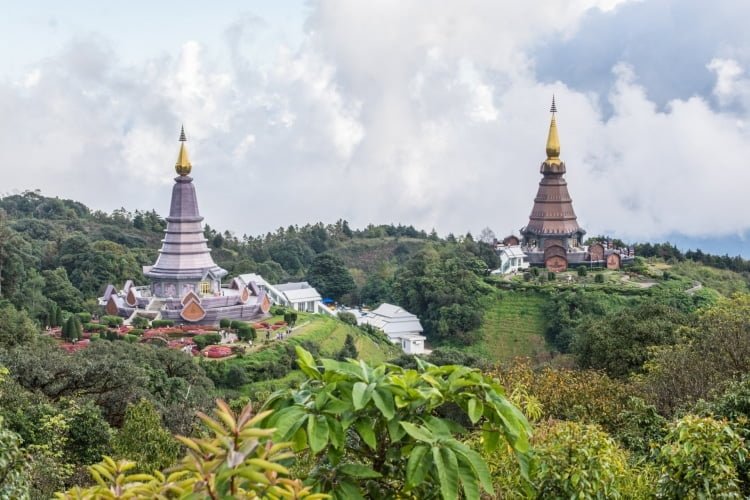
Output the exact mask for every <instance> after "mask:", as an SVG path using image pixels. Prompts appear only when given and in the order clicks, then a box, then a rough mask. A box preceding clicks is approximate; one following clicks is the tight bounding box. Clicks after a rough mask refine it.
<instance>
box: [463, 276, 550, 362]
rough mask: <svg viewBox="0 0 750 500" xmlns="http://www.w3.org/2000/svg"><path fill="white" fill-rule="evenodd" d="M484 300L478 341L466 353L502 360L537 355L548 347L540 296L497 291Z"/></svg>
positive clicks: (548, 349)
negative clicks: (545, 338)
mask: <svg viewBox="0 0 750 500" xmlns="http://www.w3.org/2000/svg"><path fill="white" fill-rule="evenodd" d="M485 300H487V303H486V309H485V313H484V317H483V319H482V325H481V326H480V327H479V333H480V334H481V340H480V341H479V342H477V343H476V344H474V345H471V346H469V347H466V348H465V349H464V350H465V351H466V352H468V353H472V354H475V355H477V356H481V357H482V358H485V359H487V360H488V361H490V362H493V363H504V362H506V361H509V360H511V359H513V358H515V357H518V356H528V357H531V358H538V357H539V356H542V355H544V354H545V353H548V352H549V351H550V350H551V348H550V347H549V346H548V345H547V342H546V341H545V340H544V326H545V325H544V317H543V315H542V306H543V303H544V300H545V299H544V296H543V295H541V294H539V293H535V292H521V291H501V290H498V291H496V292H494V293H493V294H492V295H489V296H487V297H486V299H485Z"/></svg>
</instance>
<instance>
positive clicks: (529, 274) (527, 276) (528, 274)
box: [523, 273, 531, 281]
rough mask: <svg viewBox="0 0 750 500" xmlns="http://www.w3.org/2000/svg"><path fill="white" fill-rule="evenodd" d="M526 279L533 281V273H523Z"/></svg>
mask: <svg viewBox="0 0 750 500" xmlns="http://www.w3.org/2000/svg"><path fill="white" fill-rule="evenodd" d="M523 280H524V281H531V273H523Z"/></svg>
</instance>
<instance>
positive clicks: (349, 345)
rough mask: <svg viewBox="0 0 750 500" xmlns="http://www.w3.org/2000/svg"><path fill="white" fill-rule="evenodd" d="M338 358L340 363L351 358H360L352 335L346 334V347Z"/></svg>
mask: <svg viewBox="0 0 750 500" xmlns="http://www.w3.org/2000/svg"><path fill="white" fill-rule="evenodd" d="M336 358H337V359H338V360H339V361H344V360H346V359H347V358H351V359H357V358H359V352H357V346H356V345H354V337H352V334H351V333H347V334H346V340H345V341H344V347H342V348H341V350H340V351H339V353H338V355H337V356H336Z"/></svg>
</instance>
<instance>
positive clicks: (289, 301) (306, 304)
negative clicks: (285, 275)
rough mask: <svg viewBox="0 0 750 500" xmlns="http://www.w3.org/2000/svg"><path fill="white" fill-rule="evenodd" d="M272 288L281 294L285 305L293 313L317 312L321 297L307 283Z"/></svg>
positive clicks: (300, 282)
mask: <svg viewBox="0 0 750 500" xmlns="http://www.w3.org/2000/svg"><path fill="white" fill-rule="evenodd" d="M274 288H276V290H278V291H279V292H281V295H283V296H284V298H285V299H286V301H285V302H286V304H285V305H287V306H288V307H291V308H292V309H294V310H295V311H302V312H310V313H314V312H318V310H317V307H316V306H317V304H319V303H320V301H321V299H322V297H321V296H320V294H319V293H318V291H317V290H316V289H315V287H313V286H311V285H310V283H308V282H307V281H299V282H296V283H283V284H281V285H274Z"/></svg>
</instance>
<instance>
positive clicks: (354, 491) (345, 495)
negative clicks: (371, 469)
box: [332, 481, 365, 500]
mask: <svg viewBox="0 0 750 500" xmlns="http://www.w3.org/2000/svg"><path fill="white" fill-rule="evenodd" d="M332 493H333V498H335V499H336V500H339V499H340V500H364V499H365V497H363V496H362V492H361V491H360V489H359V486H357V484H356V483H354V482H353V481H341V482H339V484H337V485H336V487H335V488H334V489H333V492H332Z"/></svg>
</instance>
